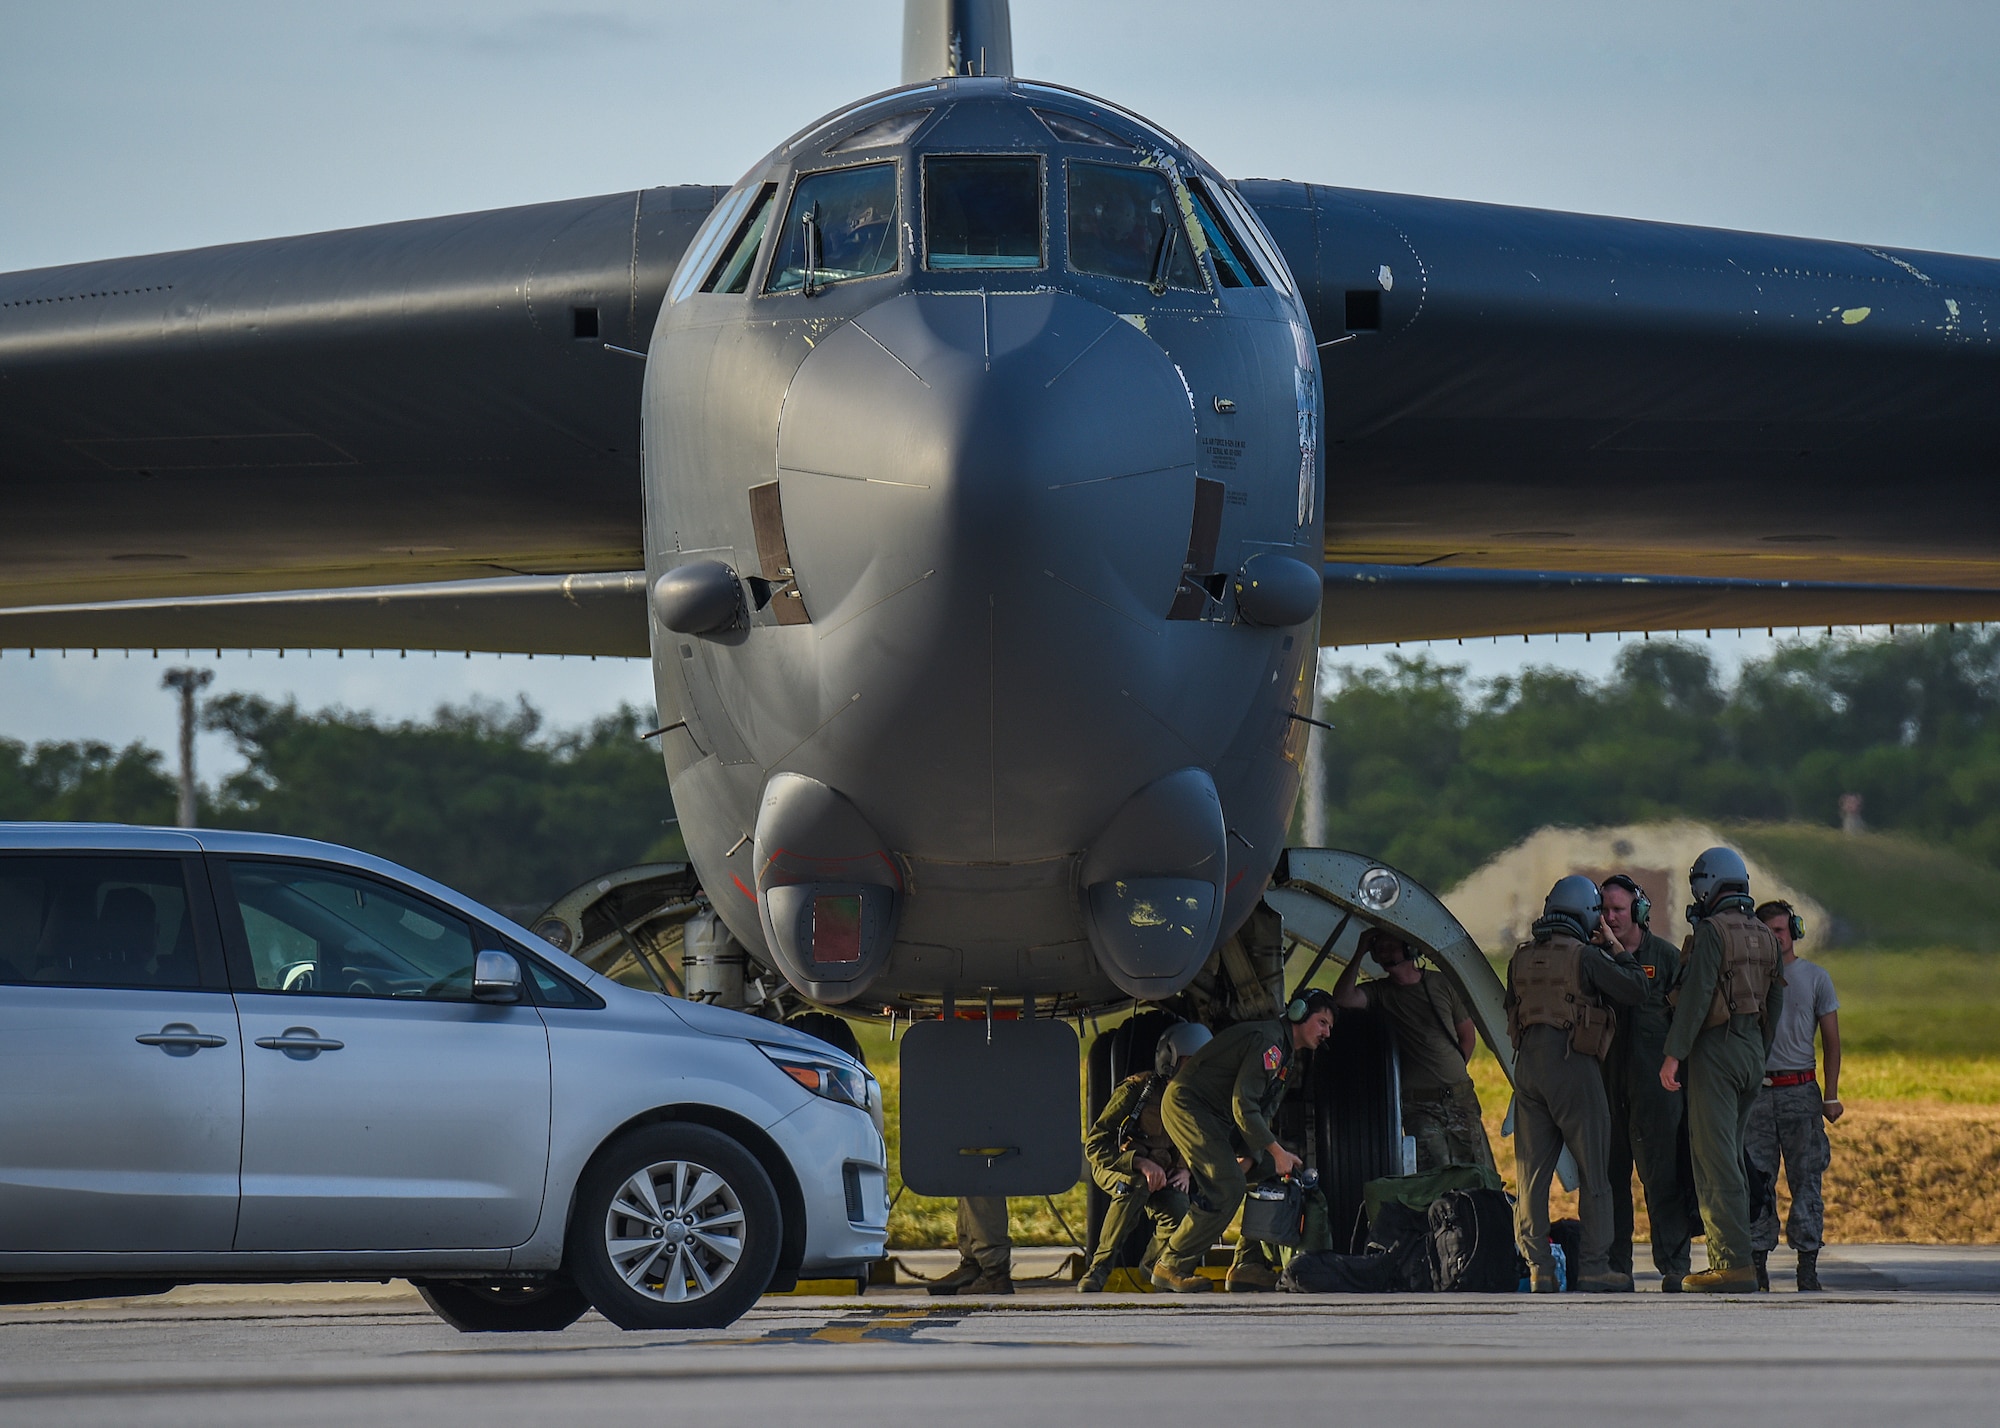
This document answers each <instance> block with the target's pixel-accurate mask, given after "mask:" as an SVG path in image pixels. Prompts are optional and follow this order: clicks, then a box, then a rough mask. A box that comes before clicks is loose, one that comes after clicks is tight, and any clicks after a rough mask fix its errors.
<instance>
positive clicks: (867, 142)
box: [827, 109, 931, 154]
mask: <svg viewBox="0 0 2000 1428" xmlns="http://www.w3.org/2000/svg"><path fill="white" fill-rule="evenodd" d="M930 117H931V111H930V110H928V109H912V110H911V111H910V112H909V113H907V114H891V115H890V116H889V117H888V118H887V119H877V120H876V121H875V122H874V123H873V124H864V125H862V126H861V127H860V128H859V129H856V130H855V131H854V132H853V133H852V134H849V135H848V136H847V137H846V138H845V139H842V140H841V141H840V142H839V143H838V144H835V145H834V146H833V147H832V148H830V149H828V150H827V152H828V153H829V154H851V153H853V152H854V151H855V150H856V149H886V148H887V147H889V145H891V144H900V143H902V142H903V140H905V139H907V138H909V137H910V135H912V134H914V133H916V132H917V130H919V129H921V128H922V127H923V124H924V120H926V119H928V118H930Z"/></svg>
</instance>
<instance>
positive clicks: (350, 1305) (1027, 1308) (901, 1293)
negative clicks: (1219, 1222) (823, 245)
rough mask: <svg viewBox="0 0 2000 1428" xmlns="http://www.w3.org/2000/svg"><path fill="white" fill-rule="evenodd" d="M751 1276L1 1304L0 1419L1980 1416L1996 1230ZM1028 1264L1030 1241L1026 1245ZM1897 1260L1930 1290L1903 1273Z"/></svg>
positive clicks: (204, 1425) (1962, 1419) (442, 1423)
mask: <svg viewBox="0 0 2000 1428" xmlns="http://www.w3.org/2000/svg"><path fill="white" fill-rule="evenodd" d="M1775 1258H1776V1259H1778V1260H1779V1263H1778V1264H1777V1265H1775V1266H1774V1269H1776V1270H1777V1273H1776V1275H1775V1276H1774V1278H1775V1280H1776V1282H1777V1284H1778V1287H1779V1290H1780V1291H1781V1292H1779V1293H1775V1294H1771V1295H1750V1296H1741V1297H1737V1298H1709V1297H1704V1296H1681V1297H1679V1298H1668V1297H1665V1296H1661V1295H1659V1294H1657V1293H1640V1294H1636V1295H1626V1296H1581V1295H1561V1296H1543V1297H1538V1298H1532V1299H1531V1298H1529V1297H1528V1296H1525V1295H1520V1296H1514V1295H1484V1296H1481V1295H1401V1296H1365V1297H1360V1296H1332V1295H1328V1296H1293V1295H1223V1294H1217V1295H1213V1296H1200V1295H1198V1296H1190V1297H1186V1298H1181V1297H1171V1298H1170V1297H1167V1296H1158V1295H1155V1296H1129V1297H1112V1296H1083V1295H1078V1294H1076V1293H1075V1292H1074V1291H1073V1290H1070V1289H1067V1288H1056V1287H1053V1286H1051V1287H1048V1288H1043V1289H1028V1290H1024V1291H1023V1292H1022V1293H1019V1294H1016V1295H1015V1296H1013V1297H1012V1298H1000V1299H978V1300H968V1299H939V1298H931V1297H929V1296H927V1295H925V1294H924V1293H923V1292H922V1291H920V1290H910V1289H896V1290H889V1291H872V1292H870V1293H869V1294H868V1295H867V1297H865V1298H851V1299H832V1298H825V1299H810V1298H782V1297H779V1298H770V1299H766V1300H764V1301H762V1303H761V1304H759V1305H758V1307H757V1308H755V1309H753V1310H752V1311H751V1312H750V1314H748V1315H747V1316H745V1317H744V1318H743V1319H742V1320H740V1321H739V1322H737V1323H736V1324H734V1325H732V1326H730V1327H729V1328H727V1329H721V1330H712V1331H702V1332H688V1333H633V1334H627V1333H621V1332H620V1331H618V1330H617V1329H614V1328H612V1327H611V1326H610V1325H609V1324H606V1323H605V1322H604V1321H603V1320H601V1319H599V1318H597V1317H596V1316H595V1315H590V1316H587V1317H586V1318H585V1319H583V1320H582V1321H581V1322H580V1323H578V1324H577V1325H575V1326H574V1327H572V1328H571V1329H569V1330H567V1331H565V1332H563V1333H560V1334H526V1335H464V1334H459V1333H457V1332H455V1331H453V1330H452V1329H450V1328H448V1327H446V1326H445V1325H444V1324H442V1323H441V1322H439V1321H438V1320H436V1319H435V1318H433V1317H432V1316H431V1315H430V1314H429V1312H428V1311H427V1310H425V1309H424V1307H423V1305H422V1303H421V1302H420V1301H418V1300H417V1299H416V1298H415V1296H414V1295H413V1294H412V1293H410V1291H409V1290H408V1289H407V1287H406V1286H401V1285H390V1286H379V1285H370V1286H295V1287H279V1288H265V1287H258V1286H206V1287H201V1288H191V1289H184V1290H178V1291H175V1293H174V1294H172V1295H169V1296H160V1297H157V1298H151V1299H134V1300H125V1301H113V1302H96V1303H86V1304H75V1305H61V1306H41V1307H25V1308H12V1309H6V1310H0V1423H5V1424H8V1425H16V1424H19V1425H36V1428H40V1425H45V1424H46V1425H51V1428H68V1425H85V1424H88V1425H100V1424H118V1425H155V1424H158V1425H190V1428H192V1426H193V1425H200V1426H201V1428H233V1425H239V1424H240V1425H252V1424H254V1425H260V1426H261V1425H268V1424H271V1423H283V1424H285V1425H287V1428H294V1425H296V1428H312V1425H329V1428H332V1425H339V1428H352V1425H357V1424H360V1425H373V1424H376V1423H383V1424H401V1423H407V1422H419V1423H422V1424H424V1425H426V1428H433V1425H434V1428H457V1425H461V1424H463V1425H480V1428H500V1425H514V1424H523V1425H526V1424H535V1425H544V1424H550V1423H560V1424H567V1423H580V1424H582V1423H592V1422H596V1421H600V1420H615V1421H626V1422H646V1423H701V1424H703V1425H704V1428H706V1425H708V1424H737V1423H742V1424H756V1425H760V1428H770V1425H791V1424H804V1425H816V1424H827V1423H836V1424H845V1423H850V1422H851V1423H864V1422H865V1423H868V1424H870V1425H903V1424H920V1423H921V1424H932V1423H936V1422H939V1421H947V1422H951V1423H953V1424H969V1425H986V1424H994V1425H1000V1424H1004V1425H1009V1428H1013V1425H1018V1424H1022V1423H1029V1424H1058V1423H1068V1422H1072V1421H1079V1420H1082V1419H1084V1418H1085V1417H1086V1416H1087V1417H1088V1419H1089V1421H1090V1422H1091V1424H1092V1428H1105V1425H1117V1428H1123V1425H1134V1428H1137V1425H1158V1424H1223V1425H1227V1428H1237V1425H1240V1424H1244V1423H1248V1422H1252V1421H1259V1422H1265V1423H1271V1422H1311V1423H1322V1422H1329V1423H1349V1422H1352V1423H1357V1424H1359V1423H1377V1422H1392V1423H1412V1424H1430V1423H1439V1424H1461V1423H1463V1424H1479V1425H1482V1428H1490V1425H1501V1424H1513V1423H1533V1424H1537V1425H1544V1424H1549V1425H1560V1424H1579V1425H1582V1424H1590V1425H1601V1424H1603V1423H1604V1422H1605V1421H1607V1420H1611V1421H1615V1422H1617V1423H1618V1424H1619V1428H1627V1425H1647V1424H1655V1423H1690V1422H1702V1421H1709V1420H1714V1419H1717V1418H1721V1417H1722V1416H1724V1415H1728V1416H1729V1417H1731V1418H1734V1419H1736V1420H1737V1421H1746V1422H1747V1421H1755V1422H1757V1423H1758V1424H1759V1425H1760V1428H1761V1425H1764V1424H1773V1425H1775V1424H1792V1423H1798V1424H1810V1425H1813V1428H1825V1425H1829V1424H1846V1423H1855V1424H1862V1423H1866V1424H1870V1425H1874V1424H1879V1423H1881V1422H1883V1421H1885V1420H1886V1421H1902V1422H1910V1423H1916V1422H1921V1423H1924V1424H1926V1425H1929V1424H1940V1423H1943V1424H1955V1423H1979V1424H1991V1423H1993V1422H1994V1421H1996V1419H2000V1253H1996V1252H1995V1251H1993V1250H1986V1249H1974V1250H1956V1249H1936V1248H1930V1247H1911V1246H1878V1247H1863V1248H1860V1249H1856V1248H1852V1247H1841V1248H1840V1249H1838V1250H1832V1251H1829V1252H1828V1254H1827V1256H1826V1257H1825V1259H1824V1260H1823V1261H1822V1264H1823V1267H1824V1277H1825V1279H1826V1280H1827V1282H1828V1284H1829V1285H1830V1286H1833V1292H1831V1293H1828V1294H1825V1295H1813V1296H1799V1295H1795V1294H1791V1293H1789V1292H1782V1291H1785V1290H1787V1289H1788V1288H1789V1283H1790V1273H1789V1270H1790V1263H1789V1256H1787V1255H1785V1254H1784V1253H1783V1252H1782V1251H1781V1252H1780V1253H1779V1255H1778V1256H1775ZM1023 1268H1025V1266H1023ZM1904 1284H1911V1285H1916V1286H1920V1287H1913V1288H1901V1287H1898V1286H1900V1285H1904Z"/></svg>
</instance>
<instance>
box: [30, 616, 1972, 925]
mask: <svg viewBox="0 0 2000 1428" xmlns="http://www.w3.org/2000/svg"><path fill="white" fill-rule="evenodd" d="M1329 684H1330V689H1329V693H1328V696H1327V697H1326V698H1325V699H1324V700H1323V701H1322V710H1321V713H1322V717H1324V718H1325V719H1326V720H1328V721H1329V722H1330V723H1332V724H1333V725H1334V726H1335V727H1334V730H1333V732H1332V733H1330V734H1327V735H1325V736H1324V738H1325V741H1326V742H1325V761H1324V762H1325V767H1326V772H1327V795H1328V797H1327V803H1328V807H1329V810H1330V818H1329V836H1330V841H1331V842H1332V843H1334V844H1335V845H1336V846H1339V847H1348V848H1360V849H1366V850H1367V851H1369V852H1372V853H1375V854H1377V855H1378V856H1380V857H1383V858H1386V859H1388V860H1389V861H1390V862H1392V863H1395V864H1397V865H1398V866H1400V867H1403V868H1406V869H1407V870H1408V871H1410V872H1411V873H1413V874H1415V875H1416V876H1417V877H1419V878H1421V879H1423V880H1424V881H1425V882H1426V883H1429V884H1430V885H1431V886H1433V887H1438V888H1445V887H1449V886H1451V885H1452V883H1454V882H1456V881H1457V880H1458V879H1459V878H1461V877H1463V876H1464V875H1465V874H1466V873H1468V872H1470V871H1471V870H1472V869H1474V868H1476V867H1477V866H1479V864H1481V863H1482V862H1484V861H1485V860H1486V859H1488V858H1490V857H1491V856H1493V854H1495V853H1497V852H1499V851H1500V850H1501V849H1503V848H1506V847H1507V846H1509V845H1510V844H1512V843H1514V842H1516V841H1518V840H1519V839H1521V838H1523V837H1525V836H1527V835H1528V834H1529V833H1531V832H1533V831H1534V830H1535V829H1537V828H1540V827H1542V826H1544V825H1546V824H1549V823H1568V824H1579V825H1587V824H1600V823H1623V822H1633V821H1640V820H1645V819H1651V818H1658V817H1666V816H1672V815H1689V816H1694V817H1699V818H1710V819H1728V820H1773V821H1803V822H1808V823H1819V824H1827V825H1831V824H1834V823H1835V822H1837V820H1838V817H1839V812H1838V810H1839V800H1840V796H1841V795H1842V794H1845V793H1858V794H1860V795H1862V797H1863V799H1864V813H1865V816H1866V818H1867V820H1868V823H1869V825H1870V826H1871V827H1874V828H1877V829H1881V830H1884V831H1891V832H1903V833H1908V834H1912V835H1915V836H1917V837H1920V838H1923V839H1925V840H1926V841H1929V842H1933V843H1939V844H1945V845H1948V846H1951V847H1955V848H1957V849H1958V850H1960V851H1961V852H1964V853H1966V854H1968V855H1970V856H1972V857H1974V858H1976V859H1978V860H1979V861H1981V862H1982V863H1984V864H1986V865H1988V866H2000V634H1991V633H1984V632H1979V631H1974V630H1970V629H1960V630H1932V631H1927V632H1922V633H1915V634H1908V635H1903V636H1899V637H1897V638H1894V639H1888V640H1866V641H1857V640H1850V639H1823V640H1816V641H1812V642H1808V643H1799V644H1794V645H1786V646H1782V647H1780V648H1779V649H1778V650H1777V651H1775V652H1774V653H1773V654H1771V655H1770V656H1769V657H1768V658H1765V659H1761V660H1752V661H1749V662H1746V663H1745V664H1744V665H1743V667H1742V668H1741V670H1740V671H1739V672H1738V674H1737V677H1736V678H1735V680H1734V681H1733V682H1730V683H1728V684H1725V683H1724V682H1723V680H1722V679H1721V678H1720V677H1719V675H1718V672H1717V670H1716V668H1715V666H1714V664H1713V662H1712V661H1711V660H1710V658H1709V657H1708V655H1707V654H1706V653H1705V652H1704V651H1703V650H1702V649H1701V648H1699V647H1698V646H1694V645H1688V644H1680V643H1675V642H1672V641H1666V640H1652V641H1632V642H1630V643H1628V644H1627V645H1626V646H1625V648H1624V649H1623V650H1622V651H1621V653H1620V656H1619V659H1618V663H1617V666H1616V668H1615V670H1614V671H1613V672H1612V674H1610V675H1609V676H1608V677H1606V678H1603V679H1592V678H1589V677H1586V676H1583V675H1579V674H1576V673H1573V672H1569V671H1563V670H1554V669H1529V670H1526V671H1524V672H1523V673H1521V674H1518V675H1511V676H1507V677H1503V678H1497V679H1491V680H1477V679H1473V678H1471V677H1470V676H1469V675H1468V674H1467V673H1466V671H1465V670H1464V668H1463V667H1461V666H1456V665H1450V664H1444V663H1439V662H1437V661H1435V660H1432V659H1429V658H1400V657H1398V658H1392V659H1391V660H1390V661H1389V662H1388V663H1387V664H1386V665H1385V666H1374V667H1366V668H1353V667H1348V668H1343V669H1339V670H1336V671H1335V672H1334V673H1333V674H1332V676H1331V678H1330V680H1329ZM204 717H205V722H206V723H207V725H208V726H209V727H210V728H212V729H219V730H222V731H224V732H226V733H227V734H228V735H229V736H230V738H231V739H233V740H234V741H235V744H236V747H237V748H238V750H239V751H240V752H241V753H242V756H243V758H244V760H245V761H246V765H247V766H246V767H245V768H244V769H243V770H242V771H241V772H239V773H236V774H233V775H231V776H230V777H228V778H226V779H224V780H223V781H222V783H221V785H220V786H219V787H217V788H214V789H210V790H207V791H205V793H204V798H203V806H202V821H203V822H204V823H206V824H209V825H211V826H220V827H233V828H256V829H263V830H267V831H272V832H281V833H295V834H301V835H304V836H307V837H316V838H325V839H329V840H331V841H333V842H339V843H348V844H352V845H354V846H357V847H361V848H366V849H368V850H370V851H371V852H377V853H380V854H382V855H383V856H385V857H388V858H392V859H394V860H396V861H397V862H400V863H404V864H407V865H408V866H410V867H413V868H416V869H418V870H419V871H421V872H425V873H428V874H430V875H431V876H433V877H436V878H438V879H440V880H442V881H444V882H447V883H450V884H452V885H453V886H456V887H461V888H463V889H465V890H466V891H467V892H469V893H471V894H473V895H474V896H477V897H480V898H483V899H485V900H487V901H489V902H493V903H496V904H502V905H505V906H507V907H509V908H515V909H521V908H529V907H539V906H540V905H542V904H543V903H546V902H547V901H548V900H550V899H552V898H554V897H557V896H559V895H560V894H561V893H563V892H565V891H566V890H568V889H569V888H570V887H573V886H575V885H576V884H577V883H578V882H581V881H582V880H583V879H585V878H587V877H590V876H591V875H592V874H595V873H598V872H602V871H605V870H607V869H610V868H614V867H619V866H622V865H623V864H626V863H631V862H637V861H640V860H642V859H645V858H649V857H662V856H677V855H678V851H679V847H680V844H679V839H678V834H677V831H676V829H675V827H674V826H673V824H672V822H671V820H672V817H673V807H672V803H671V801H670V799H669V796H668V792H667V784H666V779H665V776H664V775H663V773H662V771H661V768H660V761H659V756H658V754H657V753H656V752H655V750H654V748H653V746H652V745H651V744H649V743H642V742H641V741H640V740H639V737H638V736H639V734H641V733H643V732H644V731H645V729H646V728H648V727H650V725H649V724H648V723H647V722H645V719H644V716H643V715H642V714H641V713H640V711H638V710H634V709H630V708H625V709H621V710H619V711H618V712H617V713H615V714H612V715H609V716H607V717H606V718H603V719H600V720H598V721H596V722H595V723H593V724H591V725H589V726H587V727H585V728H581V729H573V730H566V731H565V730H549V729H546V728H544V726H543V721H542V719H541V717H540V716H539V715H538V714H537V713H536V712H535V711H534V710H533V709H532V708H530V707H529V706H528V705H526V704H525V703H523V704H521V705H519V706H517V707H515V708H513V709H511V710H509V709H504V708H501V707H498V706H493V705H470V706H464V707H445V708H441V709H439V710H438V711H437V713H436V714H435V715H434V716H433V717H432V718H431V719H429V720H419V721H404V722H400V723H392V722H384V721H380V720H377V719H374V718H372V717H370V716H368V715H365V714H353V713H349V712H346V711H342V710H321V711H318V712H306V711H302V710H300V709H299V708H298V707H297V706H296V705H294V704H290V703H286V704H274V703H271V702H269V701H267V700H263V699H258V698H253V697H250V696H246V695H240V694H225V695H222V696H220V697H218V698H215V699H213V700H210V701H209V702H208V704H207V706H206V713H205V716H204ZM173 815H174V785H173V778H172V775H171V772H170V770H169V767H168V764H167V761H166V760H165V759H164V758H163V756H162V755H161V754H159V753H158V752H156V751H154V750H152V749H150V748H147V747H145V746H144V745H140V744H133V745H130V746H128V747H126V748H123V749H113V748H111V747H110V746H108V745H105V744H101V743H89V742H71V743H44V744H38V745H35V746H34V747H32V748H30V747H27V746H25V745H23V744H21V743H18V742H13V741H9V740H5V739H0V818H55V819H99V820H112V821H120V822H145V823H166V822H171V821H172V819H173Z"/></svg>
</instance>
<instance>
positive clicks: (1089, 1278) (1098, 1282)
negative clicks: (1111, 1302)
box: [1076, 1269, 1111, 1294]
mask: <svg viewBox="0 0 2000 1428" xmlns="http://www.w3.org/2000/svg"><path fill="white" fill-rule="evenodd" d="M1110 1277H1111V1271H1110V1270H1108V1269H1093V1270H1091V1271H1090V1272H1089V1273H1088V1274H1086V1275H1084V1277H1083V1278H1081V1279H1079V1280H1078V1281H1077V1282H1076V1292H1077V1293H1078V1294H1102V1293H1103V1292H1104V1281H1105V1280H1107V1279H1109V1278H1110Z"/></svg>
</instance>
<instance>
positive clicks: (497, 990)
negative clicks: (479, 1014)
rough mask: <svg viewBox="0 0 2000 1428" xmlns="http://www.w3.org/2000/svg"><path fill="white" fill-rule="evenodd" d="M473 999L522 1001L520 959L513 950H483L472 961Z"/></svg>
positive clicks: (481, 1000) (483, 1000) (482, 1000)
mask: <svg viewBox="0 0 2000 1428" xmlns="http://www.w3.org/2000/svg"><path fill="white" fill-rule="evenodd" d="M472 999H473V1000H474V1001H475V1002H518V1001H520V1000H521V963H520V959H519V958H517V957H515V955H514V954H513V953H512V952H498V951H491V950H489V951H485V952H481V953H480V954H479V955H478V956H477V957H475V958H474V959H473V962H472Z"/></svg>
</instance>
